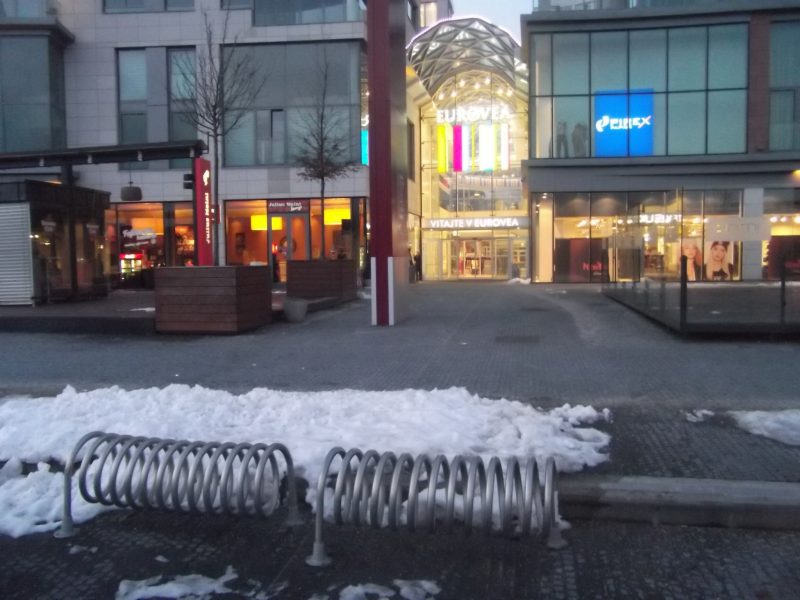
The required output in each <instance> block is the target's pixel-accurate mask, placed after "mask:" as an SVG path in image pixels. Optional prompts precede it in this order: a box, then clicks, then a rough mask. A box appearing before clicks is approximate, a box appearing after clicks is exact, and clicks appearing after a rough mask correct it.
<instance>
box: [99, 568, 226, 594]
mask: <svg viewBox="0 0 800 600" xmlns="http://www.w3.org/2000/svg"><path fill="white" fill-rule="evenodd" d="M237 577H238V575H236V571H234V570H233V567H230V566H229V567H228V568H227V569H226V570H225V574H224V575H223V576H222V577H220V578H219V579H211V578H209V577H205V576H204V575H179V576H177V577H176V578H175V579H174V580H172V581H165V582H163V583H161V580H162V579H163V577H162V576H161V575H157V576H155V577H150V578H148V579H142V580H139V581H133V580H128V579H123V580H122V581H121V582H120V584H119V588H118V589H117V594H116V596H114V598H115V600H142V599H144V598H153V597H157V598H184V597H186V596H192V597H198V596H199V597H202V596H205V595H207V594H225V593H231V592H233V590H231V589H229V588H228V587H227V586H226V585H225V584H226V583H228V582H229V581H231V580H233V579H236V578H237Z"/></svg>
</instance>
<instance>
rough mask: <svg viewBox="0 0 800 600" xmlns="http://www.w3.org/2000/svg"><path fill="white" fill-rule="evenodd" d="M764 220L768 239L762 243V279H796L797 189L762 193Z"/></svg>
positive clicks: (799, 248)
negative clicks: (766, 224)
mask: <svg viewBox="0 0 800 600" xmlns="http://www.w3.org/2000/svg"><path fill="white" fill-rule="evenodd" d="M764 219H765V220H767V221H768V222H769V228H770V238H769V240H768V241H766V242H764V243H763V247H762V264H763V276H764V279H770V280H778V279H780V278H781V274H782V269H785V274H786V277H788V278H794V279H797V278H798V277H800V189H766V190H764Z"/></svg>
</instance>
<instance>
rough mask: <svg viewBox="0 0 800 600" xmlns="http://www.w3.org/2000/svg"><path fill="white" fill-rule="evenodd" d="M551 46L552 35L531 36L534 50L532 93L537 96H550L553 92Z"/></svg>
mask: <svg viewBox="0 0 800 600" xmlns="http://www.w3.org/2000/svg"><path fill="white" fill-rule="evenodd" d="M551 44H552V36H551V35H550V34H541V35H540V34H537V35H534V36H531V47H532V48H533V61H532V63H533V74H532V75H533V85H532V86H531V91H533V93H534V95H537V96H543V95H549V94H551V93H552V92H553V73H552V60H553V55H552V52H551Z"/></svg>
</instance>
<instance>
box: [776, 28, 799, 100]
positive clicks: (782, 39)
mask: <svg viewBox="0 0 800 600" xmlns="http://www.w3.org/2000/svg"><path fill="white" fill-rule="evenodd" d="M769 66H770V69H769V84H770V87H773V88H775V87H798V86H800V21H789V22H786V23H773V24H772V27H771V29H770V61H769Z"/></svg>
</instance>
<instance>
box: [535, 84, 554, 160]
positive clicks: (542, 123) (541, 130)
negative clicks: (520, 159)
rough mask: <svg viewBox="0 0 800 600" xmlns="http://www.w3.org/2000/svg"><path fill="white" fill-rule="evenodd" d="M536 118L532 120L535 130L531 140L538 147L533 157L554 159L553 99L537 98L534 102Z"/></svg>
mask: <svg viewBox="0 0 800 600" xmlns="http://www.w3.org/2000/svg"><path fill="white" fill-rule="evenodd" d="M534 112H535V116H534V118H532V119H531V125H532V126H533V128H534V130H533V132H532V133H531V139H532V140H535V142H534V143H535V144H536V147H535V148H534V151H533V155H534V157H536V158H552V156H553V142H554V140H553V99H552V98H536V99H535V100H534Z"/></svg>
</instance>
